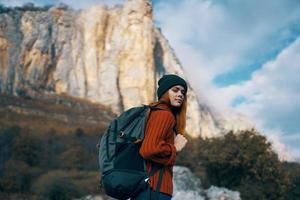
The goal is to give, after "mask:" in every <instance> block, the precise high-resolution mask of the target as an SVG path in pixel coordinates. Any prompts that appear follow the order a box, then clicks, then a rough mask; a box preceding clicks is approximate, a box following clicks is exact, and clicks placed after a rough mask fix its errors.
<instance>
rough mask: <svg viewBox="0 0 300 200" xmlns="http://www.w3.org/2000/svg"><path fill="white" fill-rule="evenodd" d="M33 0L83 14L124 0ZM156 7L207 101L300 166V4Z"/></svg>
mask: <svg viewBox="0 0 300 200" xmlns="http://www.w3.org/2000/svg"><path fill="white" fill-rule="evenodd" d="M25 2H27V1H24V0H0V3H2V4H4V5H9V6H15V5H19V6H20V5H23V4H24V3H25ZM30 2H33V3H34V4H35V5H46V4H58V3H60V2H62V3H65V4H68V5H71V6H72V7H74V8H76V9H78V8H87V7H89V6H91V5H95V4H98V3H104V4H107V5H109V6H113V5H115V4H122V3H123V0H84V1H76V4H74V3H73V2H74V1H73V0H52V1H51V0H31V1H30ZM153 7H154V9H153V11H154V19H155V23H156V26H157V27H159V28H161V31H162V33H163V34H164V35H165V37H166V38H167V39H168V41H169V43H170V45H171V46H172V48H173V49H174V50H175V53H176V55H177V57H178V58H179V60H180V62H181V64H182V66H183V69H184V71H185V74H186V76H187V78H188V80H189V81H190V82H191V85H192V87H193V89H194V90H195V91H196V92H197V94H198V95H199V97H203V98H205V101H206V102H207V103H208V104H210V105H211V106H213V107H215V108H216V109H217V110H219V111H220V112H222V113H230V112H237V113H241V114H243V115H245V116H247V117H248V118H249V119H250V120H251V121H253V122H254V123H255V124H256V127H257V129H258V130H260V131H261V133H263V134H264V135H266V136H268V138H270V140H271V141H272V143H273V144H274V146H276V148H277V149H280V151H286V152H288V153H289V154H290V155H291V156H292V157H293V158H294V159H296V160H298V161H300V145H299V143H300V115H299V113H300V78H299V74H300V1H299V0H264V1H261V0H153Z"/></svg>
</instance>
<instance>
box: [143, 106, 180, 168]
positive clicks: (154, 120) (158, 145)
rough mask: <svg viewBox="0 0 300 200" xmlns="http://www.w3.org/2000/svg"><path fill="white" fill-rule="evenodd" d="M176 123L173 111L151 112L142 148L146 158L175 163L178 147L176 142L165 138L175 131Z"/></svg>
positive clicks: (162, 162) (166, 163)
mask: <svg viewBox="0 0 300 200" xmlns="http://www.w3.org/2000/svg"><path fill="white" fill-rule="evenodd" d="M174 125H175V119H174V116H173V115H172V113H170V112H168V111H162V110H158V111H154V112H153V113H151V115H150V117H149V120H148V123H147V126H146V130H145V138H144V141H143V143H142V146H141V148H140V154H141V156H142V157H143V158H144V159H146V160H151V161H154V162H156V163H160V164H163V165H174V162H175V158H176V148H175V146H174V144H172V143H168V142H166V140H165V138H166V137H167V134H170V133H173V127H174Z"/></svg>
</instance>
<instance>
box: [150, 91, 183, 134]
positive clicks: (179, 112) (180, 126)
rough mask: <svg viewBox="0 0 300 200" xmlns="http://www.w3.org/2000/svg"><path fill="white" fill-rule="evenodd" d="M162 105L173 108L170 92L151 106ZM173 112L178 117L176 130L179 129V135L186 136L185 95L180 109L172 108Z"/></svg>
mask: <svg viewBox="0 0 300 200" xmlns="http://www.w3.org/2000/svg"><path fill="white" fill-rule="evenodd" d="M162 103H164V104H167V105H169V106H171V101H170V97H169V91H168V90H167V91H166V92H165V93H164V94H163V95H162V96H161V98H160V99H159V100H158V101H155V102H151V103H150V104H149V105H150V106H157V105H159V104H162ZM172 110H173V112H174V114H175V117H176V129H177V131H178V133H180V134H182V135H184V134H185V125H186V110H187V96H186V95H184V101H183V103H182V105H181V106H180V107H179V108H177V107H172Z"/></svg>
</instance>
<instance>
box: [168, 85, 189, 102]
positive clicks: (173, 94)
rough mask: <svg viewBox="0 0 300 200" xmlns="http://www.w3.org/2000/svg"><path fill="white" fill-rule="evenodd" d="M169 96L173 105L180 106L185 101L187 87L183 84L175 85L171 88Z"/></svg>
mask: <svg viewBox="0 0 300 200" xmlns="http://www.w3.org/2000/svg"><path fill="white" fill-rule="evenodd" d="M168 92H169V98H170V102H171V105H172V106H174V107H180V106H181V105H182V103H183V101H184V95H185V89H184V87H182V86H181V85H175V86H173V87H171V88H170V89H169V90H168Z"/></svg>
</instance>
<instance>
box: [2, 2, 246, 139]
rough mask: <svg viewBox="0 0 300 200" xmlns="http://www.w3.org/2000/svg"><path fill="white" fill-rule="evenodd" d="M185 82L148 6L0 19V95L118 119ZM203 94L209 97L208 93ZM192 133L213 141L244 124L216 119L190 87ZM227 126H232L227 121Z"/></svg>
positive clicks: (12, 13)
mask: <svg viewBox="0 0 300 200" xmlns="http://www.w3.org/2000/svg"><path fill="white" fill-rule="evenodd" d="M166 73H175V74H178V75H180V76H182V77H183V78H185V79H186V80H187V77H185V75H184V74H185V73H184V71H183V68H182V66H181V64H180V62H179V61H178V59H177V57H176V55H175V53H174V51H173V50H172V48H171V47H170V46H169V44H168V41H167V40H166V38H165V37H164V36H163V35H162V34H161V32H160V30H159V29H158V28H157V27H155V25H154V21H153V18H152V5H151V1H148V0H128V1H126V2H125V3H124V5H123V6H117V7H114V8H107V7H106V6H103V5H99V6H94V7H91V8H89V9H87V10H79V11H75V10H71V9H66V8H60V7H52V8H50V9H47V10H42V9H40V10H39V9H36V10H26V9H23V10H18V9H15V10H12V9H11V10H8V11H5V12H2V13H0V92H1V93H6V94H10V95H16V96H30V97H32V98H34V97H35V96H37V95H41V94H47V95H49V94H67V95H70V96H73V97H79V98H85V99H87V100H90V101H91V102H95V103H101V104H103V105H105V106H108V107H110V108H111V109H112V110H113V112H115V113H116V114H119V113H120V112H122V111H123V110H125V109H128V108H130V107H133V106H137V105H140V104H147V103H149V102H151V101H154V100H156V89H157V85H156V83H157V81H158V79H159V78H160V77H161V76H162V75H164V74H166ZM204 93H205V91H204ZM188 101H189V103H188V115H187V118H188V121H187V133H189V134H190V135H192V136H199V135H201V136H203V137H213V136H216V135H220V132H221V131H224V130H226V129H227V128H228V127H229V128H231V127H233V126H234V127H235V128H236V129H239V127H242V128H245V127H248V125H247V126H245V125H244V124H247V123H245V122H244V121H243V120H240V121H238V120H230V119H227V120H224V119H218V118H217V117H216V116H214V114H213V113H212V112H211V109H210V108H209V107H208V106H207V105H205V103H204V102H201V101H199V100H198V98H197V96H196V93H195V92H194V91H193V89H192V87H191V85H189V92H188ZM223 122H226V123H223Z"/></svg>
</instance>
